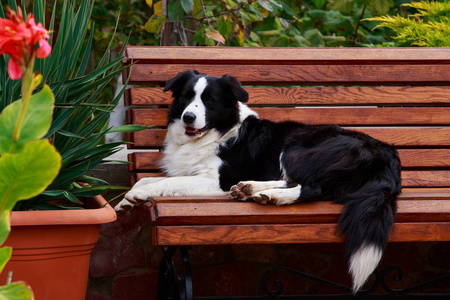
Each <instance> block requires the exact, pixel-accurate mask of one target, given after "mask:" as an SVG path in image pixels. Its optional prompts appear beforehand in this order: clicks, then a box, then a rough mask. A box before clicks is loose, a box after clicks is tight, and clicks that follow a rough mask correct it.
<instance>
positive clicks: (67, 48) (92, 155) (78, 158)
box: [0, 0, 129, 210]
mask: <svg viewBox="0 0 450 300" xmlns="http://www.w3.org/2000/svg"><path fill="white" fill-rule="evenodd" d="M77 2H78V3H79V5H77ZM57 3H61V2H59V1H54V7H53V11H52V15H51V19H50V20H45V15H46V14H45V8H46V1H45V0H36V1H34V6H33V14H34V16H35V19H36V22H42V23H43V24H47V28H49V30H50V32H52V33H51V37H50V40H49V42H50V43H51V44H53V51H52V53H51V55H50V56H49V57H48V58H46V59H40V60H37V62H36V64H35V69H36V70H38V71H39V72H40V73H41V74H42V75H43V82H44V83H46V84H48V85H49V86H50V87H51V89H52V91H53V93H54V95H55V110H54V113H53V122H52V126H51V129H50V131H49V133H48V135H47V137H48V138H50V139H51V140H52V142H53V144H54V146H55V147H56V149H57V150H58V151H59V152H60V154H61V156H62V168H61V171H60V173H59V175H58V176H57V178H56V179H55V180H54V181H53V183H52V184H51V185H50V186H49V187H48V189H47V190H46V191H44V192H43V193H42V194H41V195H39V196H38V197H35V198H33V199H30V200H28V201H23V202H20V203H19V205H18V206H16V208H15V209H16V210H29V209H55V208H58V206H57V205H51V204H49V202H48V201H49V200H53V199H58V198H59V199H60V198H63V199H64V198H65V199H66V202H67V203H66V204H70V202H73V203H76V204H80V200H79V199H80V197H90V196H94V195H98V194H101V193H103V192H105V191H106V190H108V189H110V188H111V186H110V185H109V184H108V183H107V182H105V181H103V180H100V179H96V178H92V177H89V176H88V175H87V174H88V173H89V172H90V171H92V170H93V169H94V168H95V167H96V166H98V165H99V164H100V163H101V162H103V161H104V159H105V158H107V157H108V156H110V155H111V154H113V153H115V152H117V151H118V150H120V147H119V146H120V145H121V144H122V143H110V144H103V140H104V136H105V134H106V133H108V132H112V130H110V128H108V120H109V116H110V113H111V112H112V111H113V109H114V108H115V107H116V105H117V103H118V101H119V99H120V97H121V95H122V93H123V91H124V90H122V91H121V93H119V95H117V97H115V98H114V99H111V100H110V101H109V102H106V103H105V101H104V100H103V99H102V97H100V95H101V93H102V91H103V89H104V88H105V87H106V86H107V85H108V84H109V83H110V81H111V80H112V79H113V78H114V77H116V76H117V75H118V74H120V73H121V72H122V70H123V68H122V66H121V60H122V52H120V53H119V55H118V58H116V59H114V60H111V59H110V50H111V46H112V40H113V39H114V37H113V38H112V39H111V42H110V44H109V46H108V48H107V49H106V51H105V53H104V54H103V56H102V58H101V60H100V62H99V63H98V64H97V66H96V67H95V70H94V71H92V72H87V69H88V68H87V67H88V60H89V57H90V55H91V47H92V41H93V33H94V26H95V24H94V23H93V22H92V21H91V12H92V9H93V5H94V0H82V1H81V2H80V1H76V0H68V1H63V3H62V7H60V8H58V9H57V7H56V5H57ZM9 6H10V7H11V8H12V9H14V10H16V9H17V8H16V3H15V1H14V0H9ZM25 8H26V7H25V5H24V4H22V10H23V11H24V15H26V10H25ZM57 11H59V12H61V16H60V24H58V25H59V26H56V24H55V20H56V19H57V18H56V17H57V16H56V13H57ZM0 16H2V17H4V7H3V5H0ZM46 21H47V22H46ZM89 31H90V34H88V32H89ZM4 57H5V56H3V57H2V58H0V76H1V78H0V111H1V110H3V108H4V107H6V106H7V105H8V104H9V103H11V102H12V101H14V100H15V99H19V98H20V81H12V80H10V79H8V76H7V75H6V66H7V63H8V61H7V60H6V58H4ZM38 90H39V89H38ZM123 129H124V128H121V129H118V130H117V129H116V130H115V131H120V130H123ZM128 129H129V128H128ZM80 183H81V184H80ZM82 183H85V184H87V185H83V184H82ZM62 206H64V207H70V206H71V205H64V204H63V205H62Z"/></svg>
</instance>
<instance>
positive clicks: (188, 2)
mask: <svg viewBox="0 0 450 300" xmlns="http://www.w3.org/2000/svg"><path fill="white" fill-rule="evenodd" d="M181 7H182V8H183V10H184V11H185V12H186V13H187V14H189V13H191V12H192V10H193V9H194V1H193V0H181Z"/></svg>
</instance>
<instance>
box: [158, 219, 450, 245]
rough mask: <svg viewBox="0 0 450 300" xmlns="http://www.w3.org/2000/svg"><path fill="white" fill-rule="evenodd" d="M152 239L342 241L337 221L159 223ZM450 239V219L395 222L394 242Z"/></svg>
mask: <svg viewBox="0 0 450 300" xmlns="http://www.w3.org/2000/svg"><path fill="white" fill-rule="evenodd" d="M152 239H153V240H152V243H153V245H155V246H170V245H178V246H183V245H233V244H299V243H340V242H344V241H345V239H344V237H343V236H342V235H341V234H340V233H339V231H338V230H337V226H336V224H295V225H292V224H280V225H278V224H266V225H231V226H230V225H218V226H210V225H203V226H189V225H186V226H155V227H153V235H152ZM449 240H450V223H448V222H446V223H395V224H394V226H393V228H392V231H391V233H390V236H389V241H390V242H427V241H430V242H436V241H449Z"/></svg>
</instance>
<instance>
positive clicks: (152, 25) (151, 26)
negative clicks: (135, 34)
mask: <svg viewBox="0 0 450 300" xmlns="http://www.w3.org/2000/svg"><path fill="white" fill-rule="evenodd" d="M165 20H166V16H163V15H156V14H154V15H153V16H151V17H150V19H149V20H148V21H147V23H145V25H144V28H145V30H146V31H147V32H150V33H154V34H157V33H159V31H160V30H161V28H162V26H163V24H164V21H165Z"/></svg>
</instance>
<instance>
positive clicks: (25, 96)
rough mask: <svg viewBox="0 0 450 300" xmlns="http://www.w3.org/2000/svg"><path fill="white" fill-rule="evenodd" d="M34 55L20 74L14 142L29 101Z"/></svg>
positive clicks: (17, 138) (32, 79)
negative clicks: (19, 106)
mask: <svg viewBox="0 0 450 300" xmlns="http://www.w3.org/2000/svg"><path fill="white" fill-rule="evenodd" d="M34 60H35V58H34V55H33V56H32V57H31V59H30V62H29V63H28V66H27V68H26V70H25V72H24V74H23V76H22V107H21V108H20V113H19V116H18V118H17V123H16V127H15V128H14V133H13V141H14V142H15V143H16V142H17V141H19V138H20V131H21V130H22V125H23V120H24V118H25V112H26V111H27V107H28V103H30V99H31V94H32V93H33V81H34V76H33V69H34Z"/></svg>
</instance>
